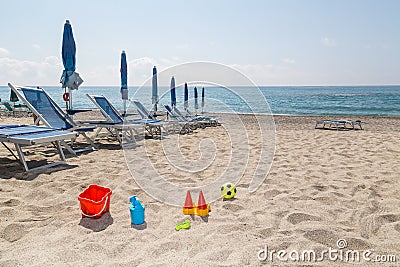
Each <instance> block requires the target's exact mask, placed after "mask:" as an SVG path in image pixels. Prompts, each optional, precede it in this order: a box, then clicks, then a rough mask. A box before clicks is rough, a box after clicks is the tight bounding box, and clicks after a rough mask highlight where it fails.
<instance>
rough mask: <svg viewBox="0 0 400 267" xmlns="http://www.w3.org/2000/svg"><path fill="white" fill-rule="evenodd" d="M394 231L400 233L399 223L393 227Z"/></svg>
mask: <svg viewBox="0 0 400 267" xmlns="http://www.w3.org/2000/svg"><path fill="white" fill-rule="evenodd" d="M394 230H396V231H397V232H399V233H400V223H398V224H396V225H395V226H394Z"/></svg>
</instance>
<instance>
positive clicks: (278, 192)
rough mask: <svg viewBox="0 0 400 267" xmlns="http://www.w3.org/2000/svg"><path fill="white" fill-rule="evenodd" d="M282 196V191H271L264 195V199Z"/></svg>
mask: <svg viewBox="0 0 400 267" xmlns="http://www.w3.org/2000/svg"><path fill="white" fill-rule="evenodd" d="M280 194H282V192H281V191H279V190H276V189H273V190H269V191H267V192H265V193H264V197H265V198H274V197H276V196H278V195H280Z"/></svg>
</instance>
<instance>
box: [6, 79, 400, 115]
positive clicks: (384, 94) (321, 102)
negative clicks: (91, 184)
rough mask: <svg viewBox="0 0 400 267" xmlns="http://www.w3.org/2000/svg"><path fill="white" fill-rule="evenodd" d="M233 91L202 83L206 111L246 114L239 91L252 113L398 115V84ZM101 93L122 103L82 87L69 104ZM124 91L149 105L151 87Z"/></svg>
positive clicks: (114, 91)
mask: <svg viewBox="0 0 400 267" xmlns="http://www.w3.org/2000/svg"><path fill="white" fill-rule="evenodd" d="M43 88H44V89H45V90H46V91H48V93H49V94H50V95H51V96H52V97H53V99H54V100H55V101H56V102H58V103H59V104H60V105H61V106H62V107H63V106H65V104H64V102H63V100H62V94H63V93H64V89H62V88H60V87H51V86H44V87H43ZM233 88H234V90H233V91H232V90H230V89H227V88H220V87H206V89H205V108H204V110H205V111H206V112H238V113H251V112H252V110H251V109H250V108H249V106H248V105H246V103H244V100H243V99H242V98H241V97H242V96H243V97H244V98H245V99H252V100H251V107H252V108H253V112H255V113H266V112H268V110H267V109H266V108H265V107H266V105H265V104H262V103H265V100H266V101H267V103H268V104H269V106H270V109H271V111H272V113H273V114H288V115H341V116H346V115H355V116H400V86H277V87H269V86H264V87H260V88H259V90H260V91H261V93H262V95H264V97H265V99H263V98H262V97H254V98H252V95H253V94H254V95H256V94H255V93H254V92H255V91H254V90H258V89H256V88H251V87H233ZM159 91H160V105H159V110H161V109H162V104H169V102H170V97H169V92H168V88H162V87H161V88H160V89H159ZM87 93H88V94H97V95H104V96H106V97H107V98H108V99H109V100H110V102H111V103H113V104H114V105H115V106H116V107H117V108H118V109H122V107H123V102H122V100H121V94H120V90H119V87H117V86H116V87H105V86H104V87H103V86H101V87H99V86H97V87H92V86H82V87H81V88H79V90H78V91H74V94H73V103H74V108H88V107H89V108H94V106H93V104H92V103H91V102H90V100H89V99H88V98H87V97H86V94H87ZM193 95H194V93H193V87H192V86H190V87H189V109H191V110H194V100H193ZM129 96H130V97H131V98H133V99H138V100H140V101H142V103H143V104H144V105H145V106H147V107H148V108H149V109H150V108H151V107H152V105H151V88H141V89H140V90H138V88H137V87H131V88H129ZM176 96H177V106H178V107H183V89H182V88H181V87H179V88H177V92H176ZM9 97H10V89H9V88H8V87H6V86H1V87H0V98H1V99H2V100H3V101H4V100H6V101H8V100H9ZM200 97H201V90H199V106H200V109H199V111H200V110H201V98H200Z"/></svg>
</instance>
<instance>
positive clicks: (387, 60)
mask: <svg viewBox="0 0 400 267" xmlns="http://www.w3.org/2000/svg"><path fill="white" fill-rule="evenodd" d="M0 7H1V10H2V11H3V12H2V13H1V15H0V25H1V26H0V86H3V85H4V86H5V85H7V83H8V82H12V83H14V84H18V85H41V86H49V85H51V86H58V85H59V80H60V76H61V73H62V70H63V65H62V60H61V42H62V31H63V26H64V22H65V20H66V19H68V20H70V22H71V25H72V29H73V33H74V37H75V42H76V46H77V60H76V61H77V66H76V71H77V72H78V73H79V74H80V76H81V77H82V78H83V80H84V84H83V85H85V86H119V85H120V73H119V67H120V66H119V64H120V54H121V51H122V50H125V51H126V54H127V59H128V84H129V85H131V86H132V85H141V84H142V83H143V82H145V81H146V80H147V79H149V78H150V76H151V75H152V67H153V66H154V65H155V66H157V69H158V71H162V70H164V69H166V68H169V67H172V66H175V65H177V64H182V63H188V62H196V61H206V62H216V63H219V64H224V65H227V66H228V67H232V68H234V69H236V70H238V71H240V72H242V73H243V74H244V75H246V76H247V77H249V78H250V79H251V80H252V81H254V83H256V84H257V85H259V86H275V85H283V86H285V85H398V84H400V49H399V48H400V30H399V29H400V16H399V15H398V11H399V10H400V1H398V0H374V1H372V0H335V1H328V0H301V1H300V0H292V1H290V0H276V1H271V0H264V1H262V0H260V1H257V0H253V1H251V0H236V1H228V0H203V1H189V0H186V1H175V0H170V1H162V0H152V1H138V0H127V1H123V0H121V1H100V0H98V1H91V0H88V1H74V0H69V1H58V0H49V1H45V0H36V1H22V0H13V1H8V0H0Z"/></svg>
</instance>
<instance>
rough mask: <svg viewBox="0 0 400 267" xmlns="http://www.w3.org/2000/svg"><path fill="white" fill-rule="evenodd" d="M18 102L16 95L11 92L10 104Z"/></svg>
mask: <svg viewBox="0 0 400 267" xmlns="http://www.w3.org/2000/svg"><path fill="white" fill-rule="evenodd" d="M18 100H19V99H18V96H17V94H16V93H15V92H14V91H13V90H11V94H10V101H11V102H17V101H18Z"/></svg>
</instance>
